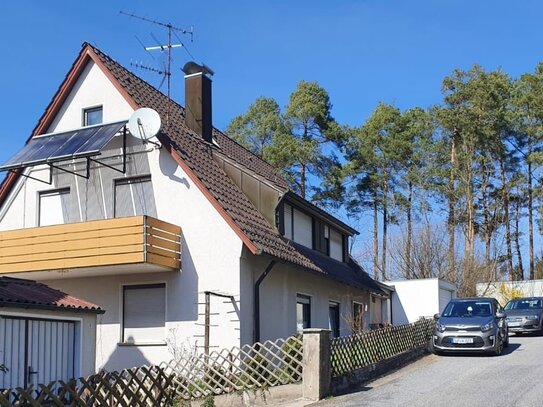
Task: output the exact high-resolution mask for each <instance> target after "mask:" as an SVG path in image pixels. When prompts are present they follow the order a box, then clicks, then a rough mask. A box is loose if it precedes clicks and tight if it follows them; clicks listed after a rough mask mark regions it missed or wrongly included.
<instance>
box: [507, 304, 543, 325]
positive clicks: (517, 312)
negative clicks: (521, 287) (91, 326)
mask: <svg viewBox="0 0 543 407" xmlns="http://www.w3.org/2000/svg"><path fill="white" fill-rule="evenodd" d="M505 314H506V315H507V318H506V321H507V326H508V327H509V331H510V332H514V333H518V334H521V333H524V332H540V333H543V297H526V298H515V299H513V300H511V301H509V302H508V303H507V305H506V306H505Z"/></svg>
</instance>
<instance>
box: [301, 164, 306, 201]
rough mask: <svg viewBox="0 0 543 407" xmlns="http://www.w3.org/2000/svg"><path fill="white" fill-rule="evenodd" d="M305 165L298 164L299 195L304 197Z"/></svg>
mask: <svg viewBox="0 0 543 407" xmlns="http://www.w3.org/2000/svg"><path fill="white" fill-rule="evenodd" d="M305 171H306V168H305V165H304V164H301V165H300V195H301V196H302V198H304V199H305Z"/></svg>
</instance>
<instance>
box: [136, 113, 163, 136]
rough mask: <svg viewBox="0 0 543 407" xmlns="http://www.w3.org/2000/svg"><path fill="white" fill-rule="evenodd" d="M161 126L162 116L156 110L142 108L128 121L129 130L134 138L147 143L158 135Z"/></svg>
mask: <svg viewBox="0 0 543 407" xmlns="http://www.w3.org/2000/svg"><path fill="white" fill-rule="evenodd" d="M161 124H162V123H161V121H160V116H159V114H158V113H157V112H156V111H155V110H153V109H150V108H148V107H142V108H141V109H138V110H136V111H135V112H134V113H132V116H130V119H128V130H129V131H130V134H132V135H133V136H134V137H137V138H139V139H141V140H143V141H147V140H149V139H151V138H153V137H154V136H156V135H157V133H158V132H159V130H160V126H161Z"/></svg>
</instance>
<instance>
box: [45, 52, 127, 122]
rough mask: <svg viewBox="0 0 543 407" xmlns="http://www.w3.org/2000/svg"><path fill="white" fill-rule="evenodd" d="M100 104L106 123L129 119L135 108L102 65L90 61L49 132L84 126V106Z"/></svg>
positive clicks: (59, 110)
mask: <svg viewBox="0 0 543 407" xmlns="http://www.w3.org/2000/svg"><path fill="white" fill-rule="evenodd" d="M97 106H102V109H103V122H104V123H109V122H114V121H119V120H126V119H127V118H128V117H129V116H130V115H131V114H132V112H133V111H134V109H133V108H132V107H131V106H130V104H129V103H128V102H127V101H126V99H125V98H124V97H123V96H122V95H121V94H120V93H119V91H118V90H117V88H116V87H115V86H114V85H113V83H112V82H111V80H110V79H109V78H108V77H107V76H106V75H105V74H104V72H103V71H102V70H101V69H100V67H99V66H98V65H97V64H96V63H95V62H94V61H93V60H89V61H88V62H87V64H86V66H85V67H84V68H83V70H82V71H81V74H80V75H79V77H78V78H77V80H76V82H75V83H74V85H73V87H72V89H71V91H70V92H69V93H68V95H67V96H66V99H65V100H64V102H63V104H62V105H61V106H60V107H59V109H58V113H57V114H56V116H55V117H54V119H53V120H52V122H51V124H50V125H49V127H48V128H47V131H46V132H47V133H53V132H59V131H64V130H71V129H76V128H79V127H81V125H82V124H83V122H82V120H83V109H86V108H91V107H97Z"/></svg>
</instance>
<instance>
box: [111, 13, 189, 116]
mask: <svg viewBox="0 0 543 407" xmlns="http://www.w3.org/2000/svg"><path fill="white" fill-rule="evenodd" d="M120 13H121V14H123V15H125V16H128V17H132V18H137V19H138V20H142V21H146V22H148V23H151V24H155V25H158V26H160V27H165V28H167V29H168V43H167V44H166V45H161V44H160V43H159V44H158V45H157V46H152V47H146V46H143V49H145V51H148V52H149V51H157V50H160V51H161V52H164V51H166V52H167V54H168V63H167V65H166V67H165V69H164V71H161V70H158V69H153V68H150V67H147V66H144V65H142V64H138V63H136V64H133V65H134V66H135V67H137V68H141V69H145V70H148V71H153V72H156V73H158V74H160V75H164V77H165V78H166V81H167V95H168V109H167V112H166V126H168V125H169V121H170V103H171V76H172V69H171V68H172V49H173V48H181V47H185V44H183V43H182V42H180V43H179V44H172V34H173V33H178V32H179V33H180V34H185V35H190V42H192V41H193V35H194V33H193V29H192V27H191V28H190V30H186V29H184V28H179V27H175V26H174V25H172V24H171V23H163V22H161V21H157V20H152V19H150V18H146V17H141V16H137V15H135V14H131V13H125V12H124V11H121V12H120ZM153 37H154V36H153ZM176 37H177V38H178V39H179V37H178V36H177V34H176ZM155 40H156V39H155ZM156 41H157V40H156ZM157 43H158V41H157ZM142 45H143V44H142ZM185 49H186V48H185ZM187 52H188V51H187Z"/></svg>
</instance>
